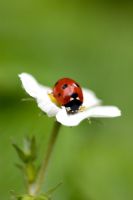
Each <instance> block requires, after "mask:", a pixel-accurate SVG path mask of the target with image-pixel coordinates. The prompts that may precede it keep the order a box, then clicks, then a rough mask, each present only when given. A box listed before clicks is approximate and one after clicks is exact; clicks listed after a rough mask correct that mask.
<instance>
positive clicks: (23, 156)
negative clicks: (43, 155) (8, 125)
mask: <svg viewBox="0 0 133 200" xmlns="http://www.w3.org/2000/svg"><path fill="white" fill-rule="evenodd" d="M12 145H13V147H14V148H15V150H16V152H17V154H18V156H19V158H20V159H21V160H22V161H23V162H27V156H26V155H25V153H24V152H23V150H22V149H21V148H20V147H18V146H17V145H16V144H15V143H13V144H12Z"/></svg>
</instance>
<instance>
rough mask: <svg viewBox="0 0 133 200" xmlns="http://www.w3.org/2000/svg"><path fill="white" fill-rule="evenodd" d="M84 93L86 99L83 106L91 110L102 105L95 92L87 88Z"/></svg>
mask: <svg viewBox="0 0 133 200" xmlns="http://www.w3.org/2000/svg"><path fill="white" fill-rule="evenodd" d="M82 91H83V97H84V100H83V106H85V107H87V108H90V107H92V106H98V105H100V104H101V100H100V99H98V98H97V97H96V95H95V93H94V92H93V91H91V90H88V89H86V88H83V89H82Z"/></svg>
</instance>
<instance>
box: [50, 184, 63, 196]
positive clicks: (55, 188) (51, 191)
mask: <svg viewBox="0 0 133 200" xmlns="http://www.w3.org/2000/svg"><path fill="white" fill-rule="evenodd" d="M61 185H62V182H60V183H58V184H57V185H56V186H55V187H53V188H51V189H50V190H48V191H47V192H46V194H47V195H48V196H49V195H50V196H51V194H52V193H53V192H55V190H57V189H58V188H59V187H60V186H61Z"/></svg>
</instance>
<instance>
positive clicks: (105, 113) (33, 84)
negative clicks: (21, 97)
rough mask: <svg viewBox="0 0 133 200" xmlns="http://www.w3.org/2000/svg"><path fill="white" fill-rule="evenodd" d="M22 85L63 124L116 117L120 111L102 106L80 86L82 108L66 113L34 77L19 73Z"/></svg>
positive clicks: (89, 91)
mask: <svg viewBox="0 0 133 200" xmlns="http://www.w3.org/2000/svg"><path fill="white" fill-rule="evenodd" d="M19 77H20V80H21V81H22V86H23V88H24V89H25V91H26V92H27V93H28V94H29V95H30V96H31V97H33V98H34V99H35V100H36V102H37V105H38V107H39V108H40V109H41V110H42V111H43V112H45V113H46V114H47V115H48V116H49V117H55V118H56V120H57V121H58V122H59V123H61V124H63V125H65V126H77V125H78V124H79V123H80V122H81V121H83V120H84V119H90V118H95V117H96V118H101V117H103V118H106V117H107V118H109V117H118V116H120V115H121V111H120V110H119V108H117V107H116V106H102V105H101V100H100V99H98V98H97V97H96V95H95V93H94V92H92V91H91V90H89V89H85V88H82V92H83V99H84V100H83V104H82V107H83V109H81V110H79V112H77V113H74V114H68V113H67V111H66V109H65V107H64V106H59V105H58V104H57V102H56V101H55V99H53V98H52V95H51V94H52V89H51V88H50V87H47V86H43V85H41V84H39V83H38V82H37V81H36V80H35V78H34V77H33V76H32V75H30V74H27V73H22V74H19Z"/></svg>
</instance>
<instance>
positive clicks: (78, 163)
mask: <svg viewBox="0 0 133 200" xmlns="http://www.w3.org/2000/svg"><path fill="white" fill-rule="evenodd" d="M21 72H29V73H31V74H33V75H34V76H35V77H36V78H37V79H38V81H40V82H41V83H42V84H44V85H48V86H53V84H54V83H55V82H56V81H57V80H58V79H59V78H61V77H64V76H67V77H71V78H73V79H75V80H77V81H78V82H79V83H80V84H81V85H82V86H84V87H88V88H90V89H92V90H94V91H95V92H96V93H97V96H98V97H99V98H101V99H103V102H104V104H109V105H112V104H113V105H117V106H119V107H120V108H121V110H122V113H123V115H122V117H120V118H116V119H102V120H100V121H94V122H92V124H91V125H90V124H89V123H87V121H84V122H82V123H81V124H80V125H79V126H77V127H74V128H68V127H62V129H61V131H60V135H59V138H58V141H57V143H56V146H55V149H54V152H53V154H52V158H51V162H50V165H49V170H48V175H47V181H46V185H45V186H44V191H46V190H47V188H49V187H52V186H54V185H56V184H57V183H59V182H60V181H62V182H63V185H62V186H61V187H60V188H59V189H58V190H57V191H56V192H55V194H54V198H53V199H54V200H107V199H108V200H125V199H126V200H132V199H133V127H132V118H133V117H132V115H133V106H132V102H133V99H132V97H133V95H132V86H133V76H132V74H133V6H132V4H131V3H130V1H121V2H120V1H86V0H82V1H79V0H77V1H74V0H72V1H69V0H68V1H61V0H57V1H54V0H53V1H51V0H50V1H47V0H46V1H43V0H38V1H31V0H23V1H16V0H12V1H9V0H5V1H1V2H0V198H1V199H2V200H7V199H9V197H10V194H9V191H10V190H11V189H13V190H15V191H16V192H17V193H23V192H24V187H23V180H22V176H21V173H20V172H19V170H18V169H16V168H15V165H14V164H15V163H17V162H18V157H17V155H16V153H15V151H14V149H13V147H12V146H11V141H12V140H15V141H16V142H17V143H18V144H21V141H22V139H23V138H24V136H25V135H28V134H29V135H32V134H34V135H36V137H37V140H38V147H39V153H40V159H41V158H42V157H43V151H44V150H45V149H46V145H47V141H48V138H49V135H50V131H51V129H52V125H53V122H54V120H53V119H51V118H48V117H46V116H42V115H40V110H39V109H38V108H37V106H36V103H35V102H31V101H22V100H21V99H22V98H25V97H27V95H26V94H25V92H24V91H23V89H22V88H21V84H20V81H19V79H18V74H19V73H21Z"/></svg>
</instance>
